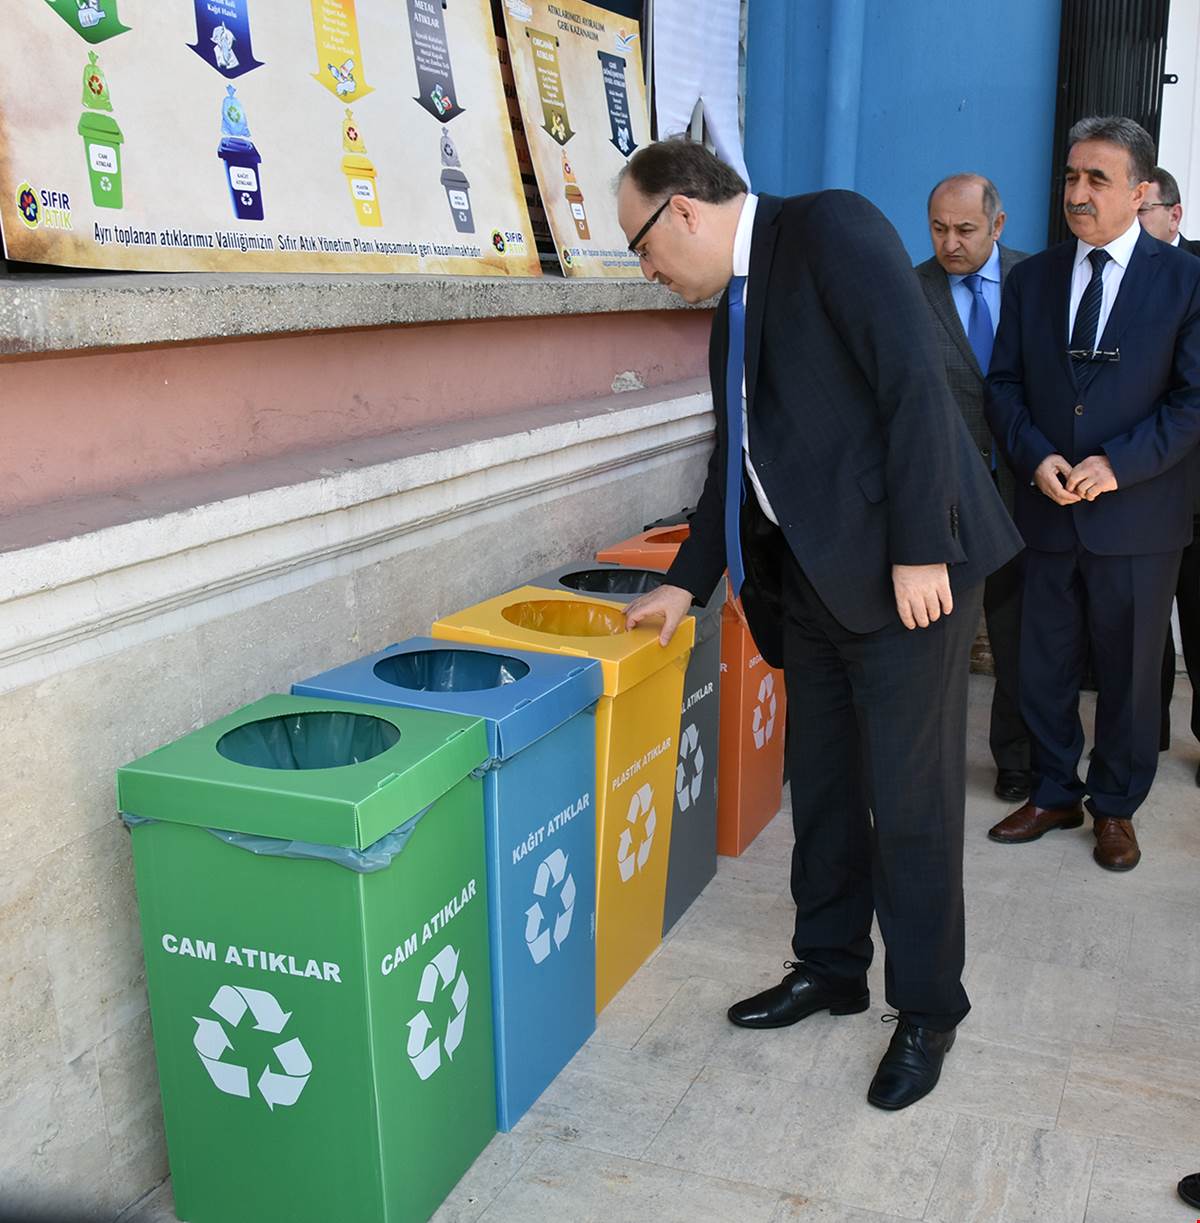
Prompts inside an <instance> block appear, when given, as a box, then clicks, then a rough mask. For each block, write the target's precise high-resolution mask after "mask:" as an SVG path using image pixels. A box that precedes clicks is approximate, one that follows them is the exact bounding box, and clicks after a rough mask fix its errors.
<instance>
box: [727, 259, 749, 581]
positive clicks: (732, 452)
mask: <svg viewBox="0 0 1200 1223" xmlns="http://www.w3.org/2000/svg"><path fill="white" fill-rule="evenodd" d="M745 290H746V278H745V276H735V277H734V278H733V279H732V280H731V281H730V282H729V358H728V360H727V362H726V365H725V421H726V425H727V437H726V444H725V563H726V565H728V566H729V585H730V587H731V589H732V590H733V595H734V598H737V596H738V595H739V594H740V593H741V590H742V583H743V582H744V581H745V579H746V571H745V569H744V568H743V567H742V522H741V517H742V478H743V472H744V470H745V466H744V463H743V461H742V377H743V370H744V368H745V362H746V300H745Z"/></svg>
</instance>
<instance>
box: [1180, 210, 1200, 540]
mask: <svg viewBox="0 0 1200 1223" xmlns="http://www.w3.org/2000/svg"><path fill="white" fill-rule="evenodd" d="M1179 247H1180V249H1181V250H1185V251H1187V253H1188V254H1189V255H1197V256H1200V242H1195V241H1192V240H1191V239H1189V238H1185V237H1184V236H1183V234H1180V235H1179ZM1192 512H1193V514H1195V516H1196V517H1197V518H1200V446H1198V447H1197V448H1196V453H1195V454H1193V455H1192Z"/></svg>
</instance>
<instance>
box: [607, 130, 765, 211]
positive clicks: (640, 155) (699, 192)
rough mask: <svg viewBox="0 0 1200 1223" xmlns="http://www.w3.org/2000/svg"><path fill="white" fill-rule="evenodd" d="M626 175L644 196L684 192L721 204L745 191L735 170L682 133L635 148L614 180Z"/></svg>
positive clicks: (695, 198)
mask: <svg viewBox="0 0 1200 1223" xmlns="http://www.w3.org/2000/svg"><path fill="white" fill-rule="evenodd" d="M626 177H628V178H629V179H630V180H631V181H632V182H633V185H634V186H635V187H636V188H637V189H638V190H639V191H640V192H641V193H642V194H643V195H644V196H645V197H646V198H647V199H670V198H671V196H673V195H686V196H687V197H688V199H691V200H703V201H704V203H706V204H724V203H725V201H726V200H731V199H733V198H734V197H735V196H739V195H744V194H745V192H746V190H747V187H746V184H745V183H744V182H743V181H742V177H741V175H740V174H738V172H737V171H736V170H734V169H732V168H731V167H730V166H727V165H726V164H725V163H724V162H723V161H722V160H721V159H720V158H719V157H717V156H716V154H715V153H710V152H709V151H708V150H707V149H706V148H705V147H704V145H702V144H697V143H696V142H695V141H694V140H689V139H688V138H687V137H686V136H668V137H667V139H666V140H659V141H658V142H657V143H655V144H648V145H645V146H644V147H643V148H640V149H638V151H637V152H636V153H634V155H633V156H632V157H631V158H630V159H629V161H628V162H627V163H626V164H625V167H624V169H623V170H622V171H621V173H620V175H619V176H618V179H617V181H618V183H620V182H622V181H624V179H625V178H626Z"/></svg>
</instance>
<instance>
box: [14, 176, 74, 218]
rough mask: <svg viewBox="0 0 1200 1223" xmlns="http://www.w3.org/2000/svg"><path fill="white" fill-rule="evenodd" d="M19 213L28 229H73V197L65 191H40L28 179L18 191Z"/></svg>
mask: <svg viewBox="0 0 1200 1223" xmlns="http://www.w3.org/2000/svg"><path fill="white" fill-rule="evenodd" d="M16 203H17V214H18V215H19V216H20V218H21V224H22V225H24V226H25V228H26V229H39V228H40V229H73V228H74V226H73V225H72V224H71V197H70V196H69V195H68V194H67V193H66V192H65V191H39V190H38V188H36V187H35V186H34V185H33V184H32V183H30V182H29V181H28V180H26V181H25V182H23V183H21V185H20V186H19V187H18V188H17V192H16Z"/></svg>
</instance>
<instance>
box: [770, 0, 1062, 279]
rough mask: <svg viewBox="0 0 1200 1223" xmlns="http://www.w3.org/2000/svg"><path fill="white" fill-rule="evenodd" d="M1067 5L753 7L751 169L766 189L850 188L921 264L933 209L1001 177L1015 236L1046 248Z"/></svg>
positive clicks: (799, 0) (826, 2) (788, 3)
mask: <svg viewBox="0 0 1200 1223" xmlns="http://www.w3.org/2000/svg"><path fill="white" fill-rule="evenodd" d="M1059 16H1060V6H1059V2H1058V0H1015V2H1013V0H1010V2H1008V3H1001V2H1000V0H967V2H966V3H963V4H961V5H950V4H947V3H946V2H945V0H750V5H749V30H748V32H747V52H746V53H747V63H746V161H747V164H748V166H749V168H750V175H751V179H752V183H753V187H754V189H755V190H756V191H768V192H772V193H775V194H781V195H793V194H797V193H799V192H803V191H815V190H818V189H819V188H822V187H850V188H853V189H854V190H855V191H861V192H862V193H863V194H864V195H866V196H868V197H869V198H870V199H872V200H873V201H874V202H875V203H876V204H878V205H879V207H880V208H882V209H883V211H884V212H885V213H886V214H887V215H888V217H889V218H890V219H891V221H892V223H893V224H894V225H895V226H896V228H897V229H898V230H899V231H900V236H901V237H902V238H903V239H904V242H905V245H906V246H907V247H908V251H909V254H910V255H911V256H912V257H913V259H914V260H915V261H919V260H922V259H925V258H928V256H929V254H930V246H929V232H928V229H927V227H926V223H925V200H926V197H927V196H928V194H929V189H930V188H931V187H932V186H933V184H934V183H935V182H937V181H938V179H940V178H942V177H944V176H945V175H947V174H953V173H955V172H957V171H961V170H973V171H978V172H979V173H982V174H986V175H988V176H989V177H990V178H992V179H993V180H994V181H995V183H996V185H997V187H999V189H1000V194H1001V196H1002V197H1003V198H1004V205H1005V210H1006V212H1007V213H1008V225H1007V228H1006V229H1005V241H1006V242H1007V243H1008V244H1009V245H1011V246H1014V247H1019V248H1021V249H1024V250H1027V251H1036V250H1040V249H1041V248H1042V247H1043V246H1044V245H1045V242H1046V219H1047V208H1048V201H1049V192H1050V181H1051V177H1052V174H1053V170H1054V164H1055V157H1054V150H1053V149H1052V148H1051V143H1052V138H1053V132H1054V104H1055V84H1056V78H1057V73H1058V27H1059Z"/></svg>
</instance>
